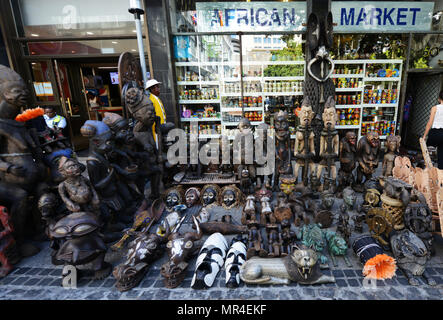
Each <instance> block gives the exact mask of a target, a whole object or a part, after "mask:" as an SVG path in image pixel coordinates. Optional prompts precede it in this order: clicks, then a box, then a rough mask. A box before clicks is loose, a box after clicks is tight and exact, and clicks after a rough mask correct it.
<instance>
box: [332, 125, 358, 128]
mask: <svg viewBox="0 0 443 320" xmlns="http://www.w3.org/2000/svg"><path fill="white" fill-rule="evenodd" d="M335 129H360V126H359V125H345V126H341V125H336V126H335Z"/></svg>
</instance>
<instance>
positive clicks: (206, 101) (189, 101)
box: [178, 99, 220, 104]
mask: <svg viewBox="0 0 443 320" xmlns="http://www.w3.org/2000/svg"><path fill="white" fill-rule="evenodd" d="M178 103H180V104H204V103H220V99H211V100H178Z"/></svg>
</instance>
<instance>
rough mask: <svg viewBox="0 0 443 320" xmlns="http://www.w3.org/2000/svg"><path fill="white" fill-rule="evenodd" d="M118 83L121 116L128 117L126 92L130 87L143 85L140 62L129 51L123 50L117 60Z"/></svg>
mask: <svg viewBox="0 0 443 320" xmlns="http://www.w3.org/2000/svg"><path fill="white" fill-rule="evenodd" d="M118 83H119V87H120V92H121V97H122V107H123V116H124V117H125V118H128V116H129V114H128V109H127V107H126V92H127V91H128V89H130V88H134V87H143V75H142V70H141V67H140V63H139V62H138V61H137V60H136V59H135V57H134V56H133V55H132V54H131V53H129V52H123V53H122V54H121V55H120V58H119V60H118Z"/></svg>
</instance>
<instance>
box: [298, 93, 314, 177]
mask: <svg viewBox="0 0 443 320" xmlns="http://www.w3.org/2000/svg"><path fill="white" fill-rule="evenodd" d="M313 117H314V112H313V111H312V107H311V104H310V101H309V99H308V98H305V99H304V100H303V103H302V106H301V111H300V125H299V126H298V128H297V133H296V135H295V147H294V156H295V159H296V160H297V162H296V164H295V168H294V175H295V176H296V177H298V176H299V173H298V171H299V169H300V167H302V168H303V172H302V181H303V184H304V185H305V186H307V185H308V169H310V170H311V173H314V172H315V164H314V162H313V159H312V158H313V157H314V154H315V147H314V133H313V132H312V128H311V121H312V118H313Z"/></svg>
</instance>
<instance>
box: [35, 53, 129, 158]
mask: <svg viewBox="0 0 443 320" xmlns="http://www.w3.org/2000/svg"><path fill="white" fill-rule="evenodd" d="M29 66H30V71H31V72H30V73H31V74H30V76H31V79H32V84H33V87H34V88H33V89H34V90H33V93H34V95H33V105H34V107H36V106H39V107H44V106H47V105H52V106H54V107H55V109H56V112H57V114H59V115H62V116H64V117H65V118H66V121H67V129H66V130H65V131H66V132H67V135H69V138H70V141H71V144H72V146H73V148H74V150H75V151H80V150H84V149H87V148H88V146H89V140H88V138H86V137H83V136H82V134H81V132H80V128H81V127H82V126H83V124H84V123H85V121H87V120H101V119H102V117H103V116H104V113H105V112H116V113H119V114H121V113H122V107H121V96H120V89H119V85H118V73H117V70H118V69H117V66H118V57H112V58H111V57H107V58H106V59H104V58H101V59H97V58H89V59H52V60H51V59H47V60H39V61H37V60H36V61H30V62H29Z"/></svg>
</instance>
